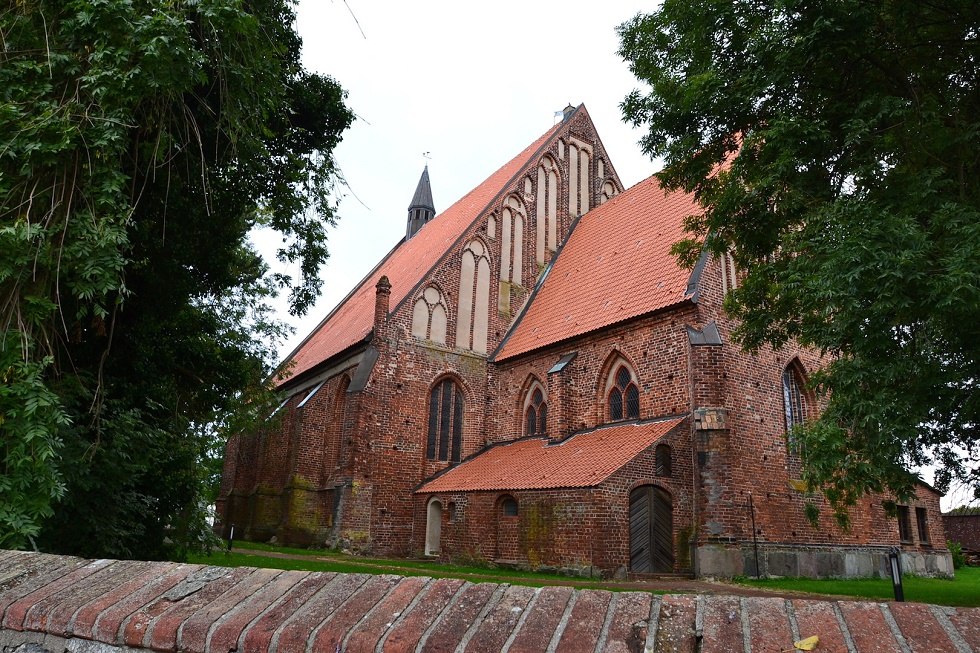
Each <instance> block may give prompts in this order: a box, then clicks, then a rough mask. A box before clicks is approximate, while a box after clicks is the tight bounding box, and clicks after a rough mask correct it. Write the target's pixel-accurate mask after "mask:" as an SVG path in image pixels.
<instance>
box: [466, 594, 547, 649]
mask: <svg viewBox="0 0 980 653" xmlns="http://www.w3.org/2000/svg"><path fill="white" fill-rule="evenodd" d="M532 598H534V588H531V587H521V586H517V585H511V586H510V587H508V588H507V590H506V591H505V592H504V594H503V596H501V597H500V600H499V601H498V602H497V604H496V605H495V606H493V608H491V610H490V611H489V612H488V613H487V614H486V616H484V617H483V623H481V624H480V626H479V628H477V630H476V632H475V633H473V636H472V637H471V638H470V641H469V643H467V645H466V651H468V652H471V653H496V652H497V651H500V650H501V649H502V648H503V646H504V644H505V643H506V642H507V640H508V639H510V636H511V633H513V632H514V628H515V627H516V626H517V623H518V622H519V621H520V619H521V616H522V615H523V614H524V611H525V610H526V609H527V606H528V604H529V603H530V602H531V599H532Z"/></svg>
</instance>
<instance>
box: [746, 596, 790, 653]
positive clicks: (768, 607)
mask: <svg viewBox="0 0 980 653" xmlns="http://www.w3.org/2000/svg"><path fill="white" fill-rule="evenodd" d="M743 607H744V608H746V609H747V610H748V617H749V633H750V639H749V641H750V642H751V644H752V650H753V651H781V650H783V649H787V648H789V649H792V648H793V641H794V640H793V630H792V629H791V628H790V625H789V616H788V615H787V614H786V600H785V599H770V598H761V597H760V598H750V599H746V600H745V601H744V603H743Z"/></svg>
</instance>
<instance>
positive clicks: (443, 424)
mask: <svg viewBox="0 0 980 653" xmlns="http://www.w3.org/2000/svg"><path fill="white" fill-rule="evenodd" d="M462 449H463V390H462V388H461V387H460V386H459V384H458V383H456V382H455V381H453V380H452V379H451V378H444V379H442V380H441V381H439V382H438V383H436V384H435V385H434V386H433V387H432V391H431V392H430V393H429V432H428V439H427V440H426V446H425V457H426V458H427V459H429V460H447V461H452V462H459V460H460V457H461V454H462Z"/></svg>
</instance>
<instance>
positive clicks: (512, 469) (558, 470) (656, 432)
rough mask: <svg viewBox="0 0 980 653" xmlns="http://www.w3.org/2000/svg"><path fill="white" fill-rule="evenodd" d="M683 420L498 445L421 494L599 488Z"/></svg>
mask: <svg viewBox="0 0 980 653" xmlns="http://www.w3.org/2000/svg"><path fill="white" fill-rule="evenodd" d="M681 421H683V418H681V417H678V418H675V419H667V420H662V421H656V422H641V423H635V422H634V423H631V424H618V425H616V426H608V427H603V428H598V429H595V430H593V431H588V432H585V433H578V434H576V435H573V436H572V437H570V438H568V439H567V440H563V441H561V442H558V443H552V444H549V441H548V439H547V438H527V439H524V440H517V441H515V442H510V443H507V444H501V445H497V446H495V447H492V448H490V449H488V450H487V451H484V452H483V453H481V454H478V455H476V456H474V457H473V458H470V459H469V460H466V461H464V462H463V463H461V464H460V465H458V466H456V467H454V468H452V469H450V470H449V471H448V472H446V473H445V474H443V475H442V476H439V477H437V478H436V479H434V480H432V481H429V482H428V483H426V484H425V485H423V486H422V487H420V488H419V489H418V490H416V493H417V494H419V493H421V494H425V493H429V492H471V491H476V490H543V489H552V488H578V487H594V486H596V485H599V484H600V483H602V482H603V481H604V480H606V479H607V478H609V476H610V475H611V474H612V473H613V472H615V471H616V470H618V469H619V468H620V467H622V466H623V465H625V464H626V463H628V462H629V461H631V460H633V458H635V457H636V456H638V455H639V454H640V452H642V451H643V450H644V449H646V448H647V447H649V446H650V445H652V444H653V443H654V442H656V441H657V440H659V439H660V438H662V437H663V436H665V435H666V434H667V433H669V432H670V431H671V430H672V429H674V428H675V427H676V426H677V425H678V424H680V423H681Z"/></svg>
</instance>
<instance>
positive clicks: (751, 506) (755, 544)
mask: <svg viewBox="0 0 980 653" xmlns="http://www.w3.org/2000/svg"><path fill="white" fill-rule="evenodd" d="M749 513H750V514H751V515H752V548H753V549H755V577H756V578H760V577H761V574H760V573H759V539H758V538H757V537H756V534H755V504H753V503H752V493H751V492H749Z"/></svg>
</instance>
